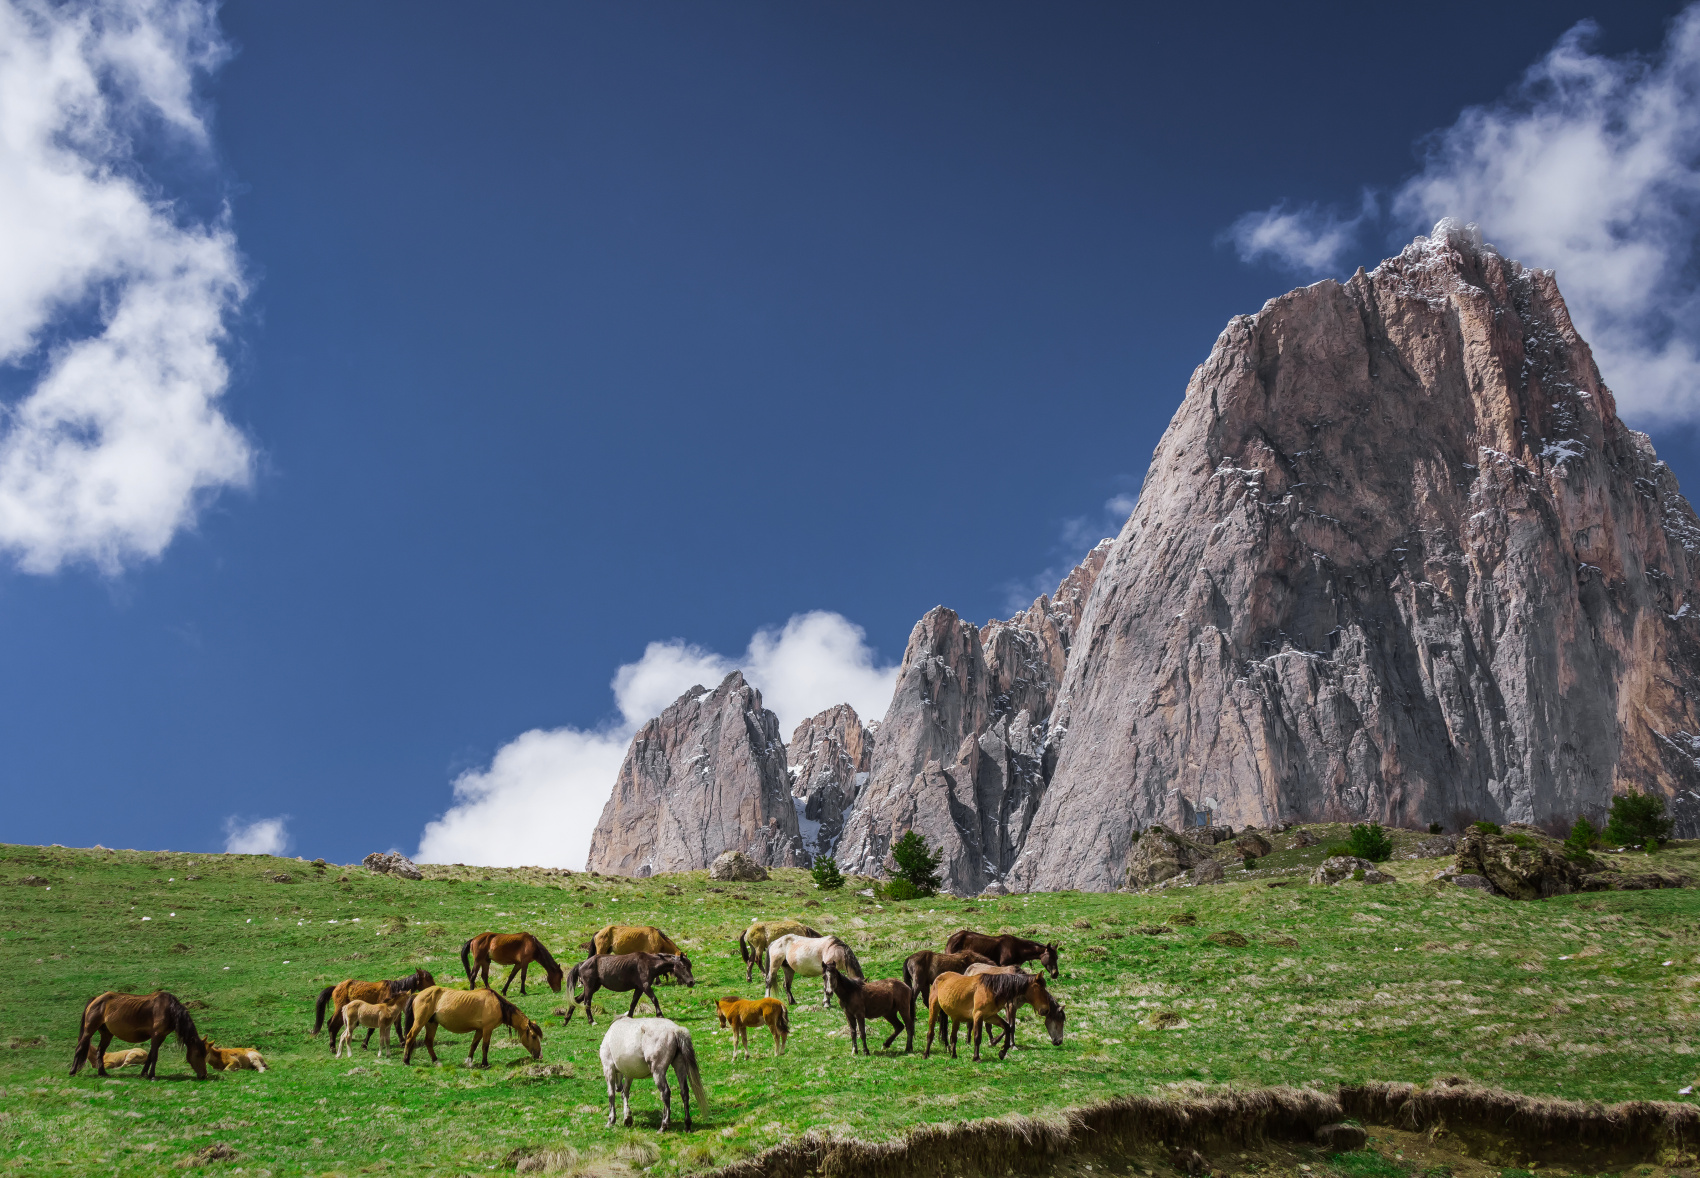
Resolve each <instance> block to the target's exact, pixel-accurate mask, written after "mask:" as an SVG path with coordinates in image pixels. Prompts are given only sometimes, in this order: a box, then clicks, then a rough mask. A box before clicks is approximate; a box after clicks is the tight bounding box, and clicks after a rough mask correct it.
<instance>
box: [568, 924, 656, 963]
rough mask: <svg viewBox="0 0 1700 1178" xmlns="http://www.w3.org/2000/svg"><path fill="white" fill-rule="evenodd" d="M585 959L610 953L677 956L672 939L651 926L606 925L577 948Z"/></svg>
mask: <svg viewBox="0 0 1700 1178" xmlns="http://www.w3.org/2000/svg"><path fill="white" fill-rule="evenodd" d="M579 948H580V949H583V950H584V955H585V956H586V957H592V956H596V955H598V954H602V955H607V954H611V953H671V954H674V955H675V956H678V955H679V947H678V946H677V945H675V944H674V943H673V938H671V937H669V936H668V935H667V934H666V933H664V932H662V931H661V930H660V929H658V928H656V927H655V926H654V925H652V924H608V925H603V926H602V927H601V928H599V929H597V930H596V935H595V936H593V937H591V938H590V940H588V941H586V942H585V943H584V944H582V945H580V946H579Z"/></svg>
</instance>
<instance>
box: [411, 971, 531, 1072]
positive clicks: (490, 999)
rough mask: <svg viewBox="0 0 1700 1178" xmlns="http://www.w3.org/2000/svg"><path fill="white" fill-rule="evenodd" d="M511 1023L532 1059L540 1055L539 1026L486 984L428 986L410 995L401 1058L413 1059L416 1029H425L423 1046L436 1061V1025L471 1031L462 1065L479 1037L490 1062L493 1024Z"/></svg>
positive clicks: (469, 1062)
mask: <svg viewBox="0 0 1700 1178" xmlns="http://www.w3.org/2000/svg"><path fill="white" fill-rule="evenodd" d="M502 1026H506V1027H511V1028H512V1029H513V1032H514V1034H516V1035H518V1036H519V1041H520V1043H521V1044H522V1045H523V1046H524V1047H525V1049H526V1050H527V1051H529V1052H530V1053H531V1058H532V1059H540V1058H542V1055H543V1028H542V1027H540V1026H538V1025H537V1024H536V1023H535V1022H533V1021H532V1020H531V1019H530V1018H529V1017H528V1016H527V1015H526V1013H525V1012H524V1011H523V1010H521V1009H520V1008H519V1007H517V1006H515V1005H514V1004H513V1003H512V1002H509V1001H508V1000H507V999H506V998H503V997H502V996H501V995H500V994H498V993H496V991H494V990H491V989H489V988H488V987H486V988H485V989H483V990H445V989H444V988H443V987H441V986H431V987H429V988H427V989H424V990H421V991H420V992H419V993H417V994H415V995H414V996H413V1030H411V1031H409V1032H408V1035H407V1046H406V1047H405V1048H403V1049H402V1053H401V1062H402V1063H408V1062H410V1061H411V1060H412V1059H413V1045H414V1043H415V1042H417V1041H418V1039H419V1032H420V1031H424V1032H425V1050H426V1051H428V1052H430V1053H431V1062H432V1063H436V1062H437V1028H438V1027H441V1028H442V1029H443V1030H445V1031H447V1032H449V1033H450V1034H451V1035H464V1034H466V1033H467V1032H468V1031H471V1032H472V1042H471V1043H469V1044H468V1045H467V1048H466V1066H467V1067H471V1066H472V1055H473V1052H475V1051H476V1050H477V1049H478V1044H479V1041H480V1040H482V1041H483V1043H484V1066H485V1067H489V1066H490V1038H491V1036H493V1035H494V1034H495V1033H496V1028H497V1027H502Z"/></svg>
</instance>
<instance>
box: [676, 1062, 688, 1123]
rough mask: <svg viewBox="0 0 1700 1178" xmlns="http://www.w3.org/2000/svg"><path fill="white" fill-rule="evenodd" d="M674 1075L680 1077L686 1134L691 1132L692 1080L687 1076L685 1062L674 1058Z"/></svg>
mask: <svg viewBox="0 0 1700 1178" xmlns="http://www.w3.org/2000/svg"><path fill="white" fill-rule="evenodd" d="M673 1074H674V1075H676V1076H678V1077H679V1098H680V1099H681V1100H683V1101H684V1102H685V1132H687V1133H689V1132H690V1131H691V1078H690V1077H689V1076H687V1075H685V1065H684V1062H683V1061H682V1060H681V1059H679V1057H678V1056H674V1057H673Z"/></svg>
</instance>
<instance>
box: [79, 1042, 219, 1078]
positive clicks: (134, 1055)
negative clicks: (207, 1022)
mask: <svg viewBox="0 0 1700 1178" xmlns="http://www.w3.org/2000/svg"><path fill="white" fill-rule="evenodd" d="M207 1042H208V1043H211V1042H212V1040H211V1039H208V1040H207ZM100 1058H101V1061H102V1062H103V1063H105V1064H106V1070H107V1071H109V1072H111V1071H116V1070H117V1069H119V1068H133V1067H135V1066H136V1065H137V1064H141V1063H147V1062H148V1049H147V1048H146V1047H126V1048H125V1049H124V1050H123V1051H107V1052H103V1053H102V1054H101V1057H100Z"/></svg>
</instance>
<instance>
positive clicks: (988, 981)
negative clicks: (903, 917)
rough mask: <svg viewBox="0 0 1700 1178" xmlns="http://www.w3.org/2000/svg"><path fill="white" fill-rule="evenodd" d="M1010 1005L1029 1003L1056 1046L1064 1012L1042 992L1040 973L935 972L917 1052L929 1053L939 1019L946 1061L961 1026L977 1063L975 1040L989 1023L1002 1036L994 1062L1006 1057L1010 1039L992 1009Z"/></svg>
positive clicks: (953, 1053)
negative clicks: (922, 1039)
mask: <svg viewBox="0 0 1700 1178" xmlns="http://www.w3.org/2000/svg"><path fill="white" fill-rule="evenodd" d="M1012 1003H1014V1004H1017V1005H1019V1004H1020V1003H1029V1004H1031V1005H1032V1007H1033V1009H1034V1010H1035V1011H1037V1012H1038V1013H1039V1014H1040V1015H1041V1016H1042V1017H1043V1018H1044V1020H1045V1030H1046V1032H1048V1033H1049V1034H1050V1036H1051V1042H1052V1043H1053V1044H1056V1045H1057V1046H1061V1045H1062V1036H1063V1020H1064V1019H1065V1018H1067V1014H1066V1012H1065V1011H1064V1010H1063V1008H1062V1003H1060V1002H1058V1001H1057V1000H1056V999H1054V998H1052V997H1051V994H1050V991H1048V990H1046V989H1045V976H1044V975H1043V974H1025V973H1012V974H980V975H978V976H975V977H971V978H970V977H964V976H963V975H962V974H959V973H941V974H939V975H938V977H936V978H934V979H933V992H932V998H931V1000H930V1001H929V1002H928V1004H927V1046H926V1047H925V1048H924V1049H923V1050H922V1052H921V1056H922V1058H923V1059H924V1058H926V1057H927V1056H929V1055H931V1054H932V1050H933V1032H934V1029H935V1027H937V1025H938V1023H939V1022H941V1021H942V1022H943V1023H944V1027H943V1028H942V1031H941V1034H942V1037H943V1040H944V1045H945V1046H946V1047H948V1048H949V1049H950V1054H951V1058H953V1059H954V1058H955V1057H956V1037H957V1033H958V1032H959V1031H961V1030H962V1027H963V1026H964V1024H966V1025H967V1026H968V1027H969V1037H970V1039H971V1040H972V1041H973V1044H974V1058H975V1060H978V1059H979V1058H980V1036H981V1033H982V1031H983V1029H984V1028H985V1026H986V1025H987V1024H990V1025H992V1026H994V1027H997V1028H998V1029H999V1030H1001V1031H1003V1032H1004V1036H1003V1047H1002V1048H1001V1049H1000V1050H999V1051H998V1058H999V1059H1002V1058H1003V1057H1004V1056H1005V1055H1007V1054H1009V1049H1010V1046H1011V1044H1012V1042H1013V1040H1014V1038H1015V1036H1014V1035H1013V1034H1012V1033H1011V1032H1010V1029H1009V1024H1008V1023H1006V1022H1004V1020H1003V1019H1002V1018H1000V1017H999V1016H998V1011H1000V1010H1005V1009H1008V1008H1009V1006H1010V1005H1011V1004H1012Z"/></svg>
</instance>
